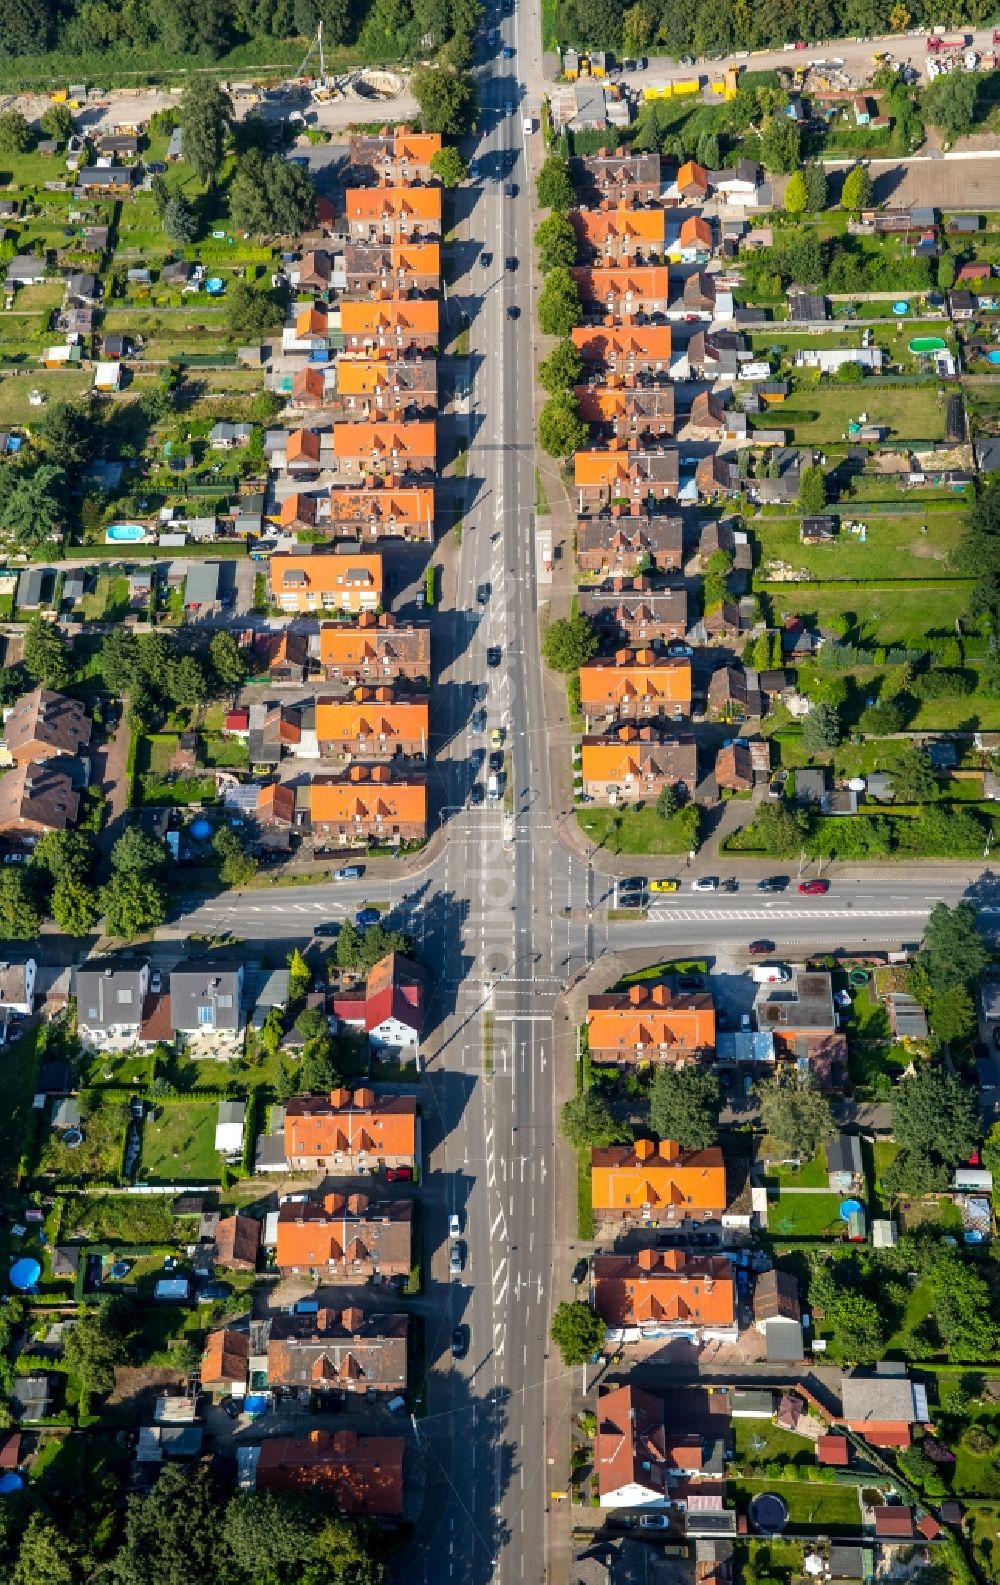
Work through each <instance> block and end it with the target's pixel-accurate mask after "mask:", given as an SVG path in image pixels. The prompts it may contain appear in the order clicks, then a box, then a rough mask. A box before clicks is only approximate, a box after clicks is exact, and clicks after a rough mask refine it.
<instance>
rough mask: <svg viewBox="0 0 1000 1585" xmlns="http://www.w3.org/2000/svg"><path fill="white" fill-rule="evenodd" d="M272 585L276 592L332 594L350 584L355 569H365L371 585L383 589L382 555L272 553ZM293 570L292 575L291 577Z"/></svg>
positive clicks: (357, 570)
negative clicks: (301, 578)
mask: <svg viewBox="0 0 1000 1585" xmlns="http://www.w3.org/2000/svg"><path fill="white" fill-rule="evenodd" d="M270 566H271V588H272V589H273V590H274V592H275V593H276V594H281V593H286V594H290V593H294V592H295V591H296V589H301V592H302V593H303V594H306V593H310V594H332V593H334V592H335V591H336V590H337V589H341V588H346V587H347V586H348V585H347V583H346V581H345V580H346V579H347V577H348V575H349V574H351V573H355V574H357V573H363V574H364V575H365V579H366V584H367V586H368V587H369V588H371V589H374V590H375V591H376V592H377V593H381V591H382V587H383V577H382V557H381V556H380V555H378V554H372V555H370V556H362V555H358V556H338V555H336V554H335V553H334V552H327V553H325V554H324V553H323V552H320V554H319V555H312V556H309V555H305V556H303V555H295V554H288V555H278V556H272V557H271V562H270ZM299 573H301V574H302V575H303V577H304V580H305V581H304V582H303V583H299V582H298V574H299ZM289 574H292V575H293V576H292V579H291V580H290V579H289Z"/></svg>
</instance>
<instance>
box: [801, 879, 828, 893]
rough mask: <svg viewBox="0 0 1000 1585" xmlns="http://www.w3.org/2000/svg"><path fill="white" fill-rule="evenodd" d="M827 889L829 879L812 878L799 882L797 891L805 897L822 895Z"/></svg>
mask: <svg viewBox="0 0 1000 1585" xmlns="http://www.w3.org/2000/svg"><path fill="white" fill-rule="evenodd" d="M829 890H830V882H829V881H820V880H812V881H800V882H799V891H800V892H802V893H803V894H804V895H805V896H806V897H822V896H823V895H824V894H825V893H826V892H828V891H829Z"/></svg>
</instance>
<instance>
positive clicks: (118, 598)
mask: <svg viewBox="0 0 1000 1585" xmlns="http://www.w3.org/2000/svg"><path fill="white" fill-rule="evenodd" d="M80 605H81V608H82V611H83V615H84V619H85V620H86V621H88V622H100V621H102V620H103V621H108V622H112V621H116V620H118V619H119V618H120V617H123V616H125V615H126V613H127V612H128V611H129V609H130V606H129V597H128V577H127V575H126V574H125V573H116V572H112V571H111V570H107V571H102V572H100V573H99V574H98V576H97V581H96V583H95V584H94V588H93V590H92V591H91V593H90V594H85V595H84V597H83V599H82V600H81V602H80Z"/></svg>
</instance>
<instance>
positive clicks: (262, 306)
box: [226, 281, 279, 341]
mask: <svg viewBox="0 0 1000 1585" xmlns="http://www.w3.org/2000/svg"><path fill="white" fill-rule="evenodd" d="M278 317H279V316H278V310H277V309H276V307H275V305H274V301H273V299H272V298H271V295H270V293H268V292H259V291H257V290H256V289H255V288H254V287H252V286H251V285H250V283H249V282H248V281H234V282H233V284H232V286H231V287H230V288H229V291H228V292H227V294H226V329H227V330H228V331H229V334H230V335H231V336H239V337H246V338H247V339H248V340H250V341H259V340H260V338H261V336H263V335H265V334H266V332H267V331H268V330H270V329H271V328H272V327H273V325H274V324H275V322H276V320H277V318H278Z"/></svg>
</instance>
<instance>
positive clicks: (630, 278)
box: [570, 262, 670, 319]
mask: <svg viewBox="0 0 1000 1585" xmlns="http://www.w3.org/2000/svg"><path fill="white" fill-rule="evenodd" d="M570 274H571V275H572V277H573V279H574V281H575V282H576V284H577V288H578V290H579V293H580V301H581V303H582V304H583V309H584V312H585V313H599V314H606V315H608V316H609V317H611V318H614V319H629V318H631V317H632V316H633V315H635V314H662V313H665V312H666V310H667V304H668V303H669V301H670V285H669V278H668V272H667V267H666V265H665V264H636V263H634V262H633V263H629V264H612V265H602V266H600V267H597V268H592V267H590V266H589V265H583V266H579V265H578V266H577V267H576V268H574V269H572V270H571V271H570Z"/></svg>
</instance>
